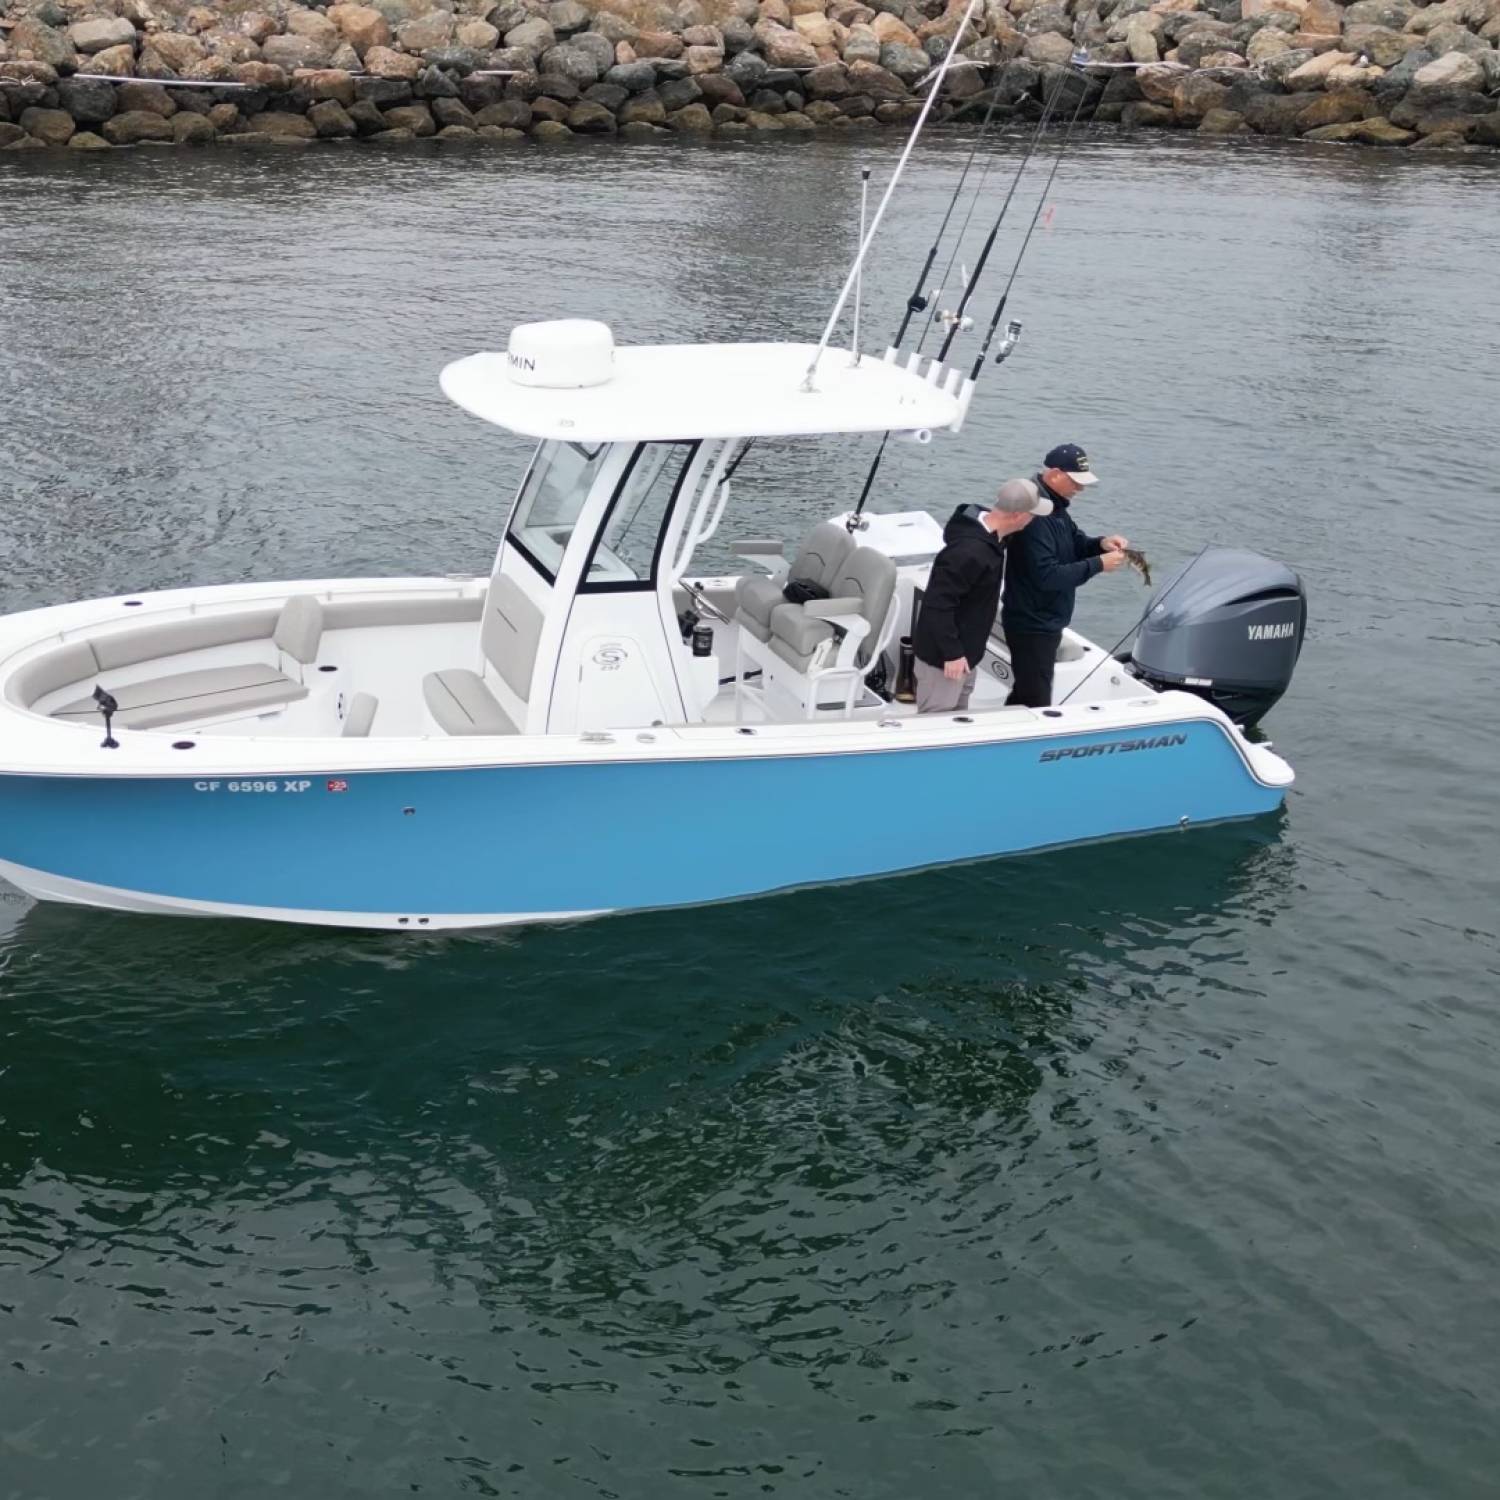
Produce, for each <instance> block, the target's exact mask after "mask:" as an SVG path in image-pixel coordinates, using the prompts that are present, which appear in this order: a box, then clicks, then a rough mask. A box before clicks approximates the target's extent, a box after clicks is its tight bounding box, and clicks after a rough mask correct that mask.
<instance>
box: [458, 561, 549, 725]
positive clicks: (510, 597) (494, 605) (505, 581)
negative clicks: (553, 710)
mask: <svg viewBox="0 0 1500 1500" xmlns="http://www.w3.org/2000/svg"><path fill="white" fill-rule="evenodd" d="M542 619H543V615H542V611H541V610H540V609H538V608H537V606H536V605H535V604H533V603H532V602H531V599H530V597H529V596H528V595H527V594H526V593H525V592H524V591H523V590H522V588H521V586H520V584H518V583H517V582H516V581H515V580H514V579H513V578H507V577H506V576H505V575H504V574H503V573H500V574H497V575H496V576H495V577H494V578H492V579H491V580H490V591H489V594H488V595H487V596H486V598H485V601H484V624H483V625H481V626H480V627H479V648H480V650H481V651H483V652H484V655H485V659H486V660H487V661H488V662H490V664H491V665H492V666H493V667H494V668H495V669H496V671H498V672H499V673H500V676H501V677H502V678H503V679H504V680H505V684H506V686H507V687H508V688H510V690H511V692H513V693H514V694H515V695H516V696H517V697H518V698H520V699H521V700H522V701H523V702H524V701H525V700H526V699H527V698H529V697H530V696H531V672H532V668H533V667H534V666H535V665H536V648H537V642H538V641H539V640H540V639H541V635H542ZM436 675H438V676H440V677H441V676H449V675H452V674H449V673H441V672H440V673H438V674H436ZM469 675H470V676H471V677H472V676H473V675H474V674H473V673H472V672H471V673H470V674H469ZM475 680H476V681H478V679H477V678H476V679H475ZM480 686H481V687H483V684H482V683H481V684H480ZM485 691H486V695H488V689H485ZM472 732H475V733H485V734H490V733H505V732H510V733H513V732H514V731H500V730H482V731H472Z"/></svg>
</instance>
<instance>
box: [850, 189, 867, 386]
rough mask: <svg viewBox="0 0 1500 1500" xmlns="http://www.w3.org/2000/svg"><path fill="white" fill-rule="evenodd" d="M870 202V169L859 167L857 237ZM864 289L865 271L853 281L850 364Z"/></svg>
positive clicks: (856, 354)
mask: <svg viewBox="0 0 1500 1500" xmlns="http://www.w3.org/2000/svg"><path fill="white" fill-rule="evenodd" d="M869 202H870V169H869V168H868V167H861V168H860V169H859V237H860V239H861V240H863V239H864V237H865V210H866V208H867V207H868V206H869ZM864 290H865V273H864V272H863V271H861V272H860V273H859V279H858V280H857V281H856V282H855V283H854V349H853V354H854V358H853V359H851V360H850V361H849V363H850V364H851V365H857V364H858V363H859V304H860V299H861V298H862V297H863V295H864Z"/></svg>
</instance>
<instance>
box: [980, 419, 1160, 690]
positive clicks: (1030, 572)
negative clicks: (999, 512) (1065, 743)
mask: <svg viewBox="0 0 1500 1500" xmlns="http://www.w3.org/2000/svg"><path fill="white" fill-rule="evenodd" d="M1098 482H1099V479H1098V476H1097V475H1096V474H1095V473H1094V472H1093V470H1092V469H1091V468H1090V467H1089V458H1088V454H1086V453H1085V452H1084V451H1083V449H1082V448H1080V447H1079V446H1078V444H1077V443H1062V444H1060V445H1059V446H1058V447H1056V448H1054V449H1053V450H1052V451H1051V452H1050V453H1049V454H1048V455H1047V456H1046V458H1044V459H1043V460H1042V472H1041V473H1040V474H1038V475H1037V477H1036V484H1037V487H1038V489H1039V490H1040V491H1041V493H1042V494H1043V495H1044V496H1045V497H1046V498H1048V499H1050V500H1051V502H1052V513H1051V514H1050V515H1046V516H1038V517H1037V518H1036V520H1034V521H1033V522H1032V523H1031V525H1030V526H1028V527H1027V528H1026V529H1025V530H1024V531H1018V532H1016V534H1015V535H1014V536H1012V537H1010V538H1009V540H1008V541H1007V543H1006V547H1007V550H1008V551H1009V553H1010V560H1009V566H1008V567H1007V569H1006V576H1005V597H1004V599H1003V600H1002V601H1001V605H1000V625H1001V628H1002V629H1003V630H1004V632H1005V644H1006V645H1007V646H1008V647H1009V648H1010V665H1011V671H1012V673H1013V674H1014V678H1015V681H1014V683H1013V685H1012V687H1011V690H1010V696H1009V697H1008V698H1007V699H1006V700H1005V701H1006V702H1007V703H1016V704H1022V705H1024V706H1025V707H1027V708H1046V707H1047V705H1048V704H1049V703H1051V702H1052V670H1053V667H1054V665H1055V664H1056V662H1057V648H1058V646H1059V645H1060V644H1061V643H1062V633H1063V629H1064V627H1066V626H1067V625H1068V623H1069V622H1070V621H1071V620H1072V618H1073V596H1074V594H1075V593H1076V592H1077V590H1078V585H1079V584H1081V583H1087V582H1088V581H1089V579H1090V578H1092V577H1093V576H1094V575H1095V574H1096V573H1113V572H1114V571H1115V569H1116V568H1118V567H1119V566H1120V565H1121V564H1122V563H1123V562H1124V561H1125V548H1126V547H1127V546H1129V545H1130V544H1129V543H1128V542H1127V541H1126V539H1125V538H1124V537H1122V536H1088V535H1086V534H1085V533H1084V532H1082V531H1080V530H1079V528H1078V524H1077V522H1075V521H1074V519H1073V518H1072V516H1070V515H1069V514H1068V504H1069V502H1070V501H1072V500H1073V499H1074V498H1075V497H1076V496H1078V495H1080V494H1082V492H1083V491H1084V490H1085V489H1087V488H1088V487H1089V486H1090V485H1093V484H1097V483H1098Z"/></svg>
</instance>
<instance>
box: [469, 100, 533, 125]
mask: <svg viewBox="0 0 1500 1500" xmlns="http://www.w3.org/2000/svg"><path fill="white" fill-rule="evenodd" d="M474 121H475V124H476V126H478V127H483V126H485V125H491V126H498V127H499V128H500V129H502V130H528V129H530V127H531V106H530V105H529V104H527V103H526V102H525V101H524V100H522V99H502V100H501V101H500V102H499V103H498V104H491V105H488V106H486V107H485V108H484V109H481V110H480V111H479V112H478V113H477V114H476V115H475V116H474Z"/></svg>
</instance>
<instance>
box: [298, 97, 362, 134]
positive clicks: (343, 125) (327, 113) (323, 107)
mask: <svg viewBox="0 0 1500 1500" xmlns="http://www.w3.org/2000/svg"><path fill="white" fill-rule="evenodd" d="M357 107H358V106H356V108H357ZM307 120H308V124H310V125H311V126H312V127H313V129H314V130H316V131H317V132H318V135H319V136H320V137H321V138H322V139H323V140H344V139H347V138H348V137H349V136H352V135H356V134H357V133H358V131H359V126H358V125H357V124H356V122H355V121H354V120H352V119H351V118H350V116H349V112H348V110H346V109H345V108H344V106H343V105H342V104H339V103H337V102H335V101H334V100H332V99H323V100H321V101H320V102H319V103H317V104H314V105H313V107H312V108H311V109H310V110H308V112H307Z"/></svg>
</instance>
